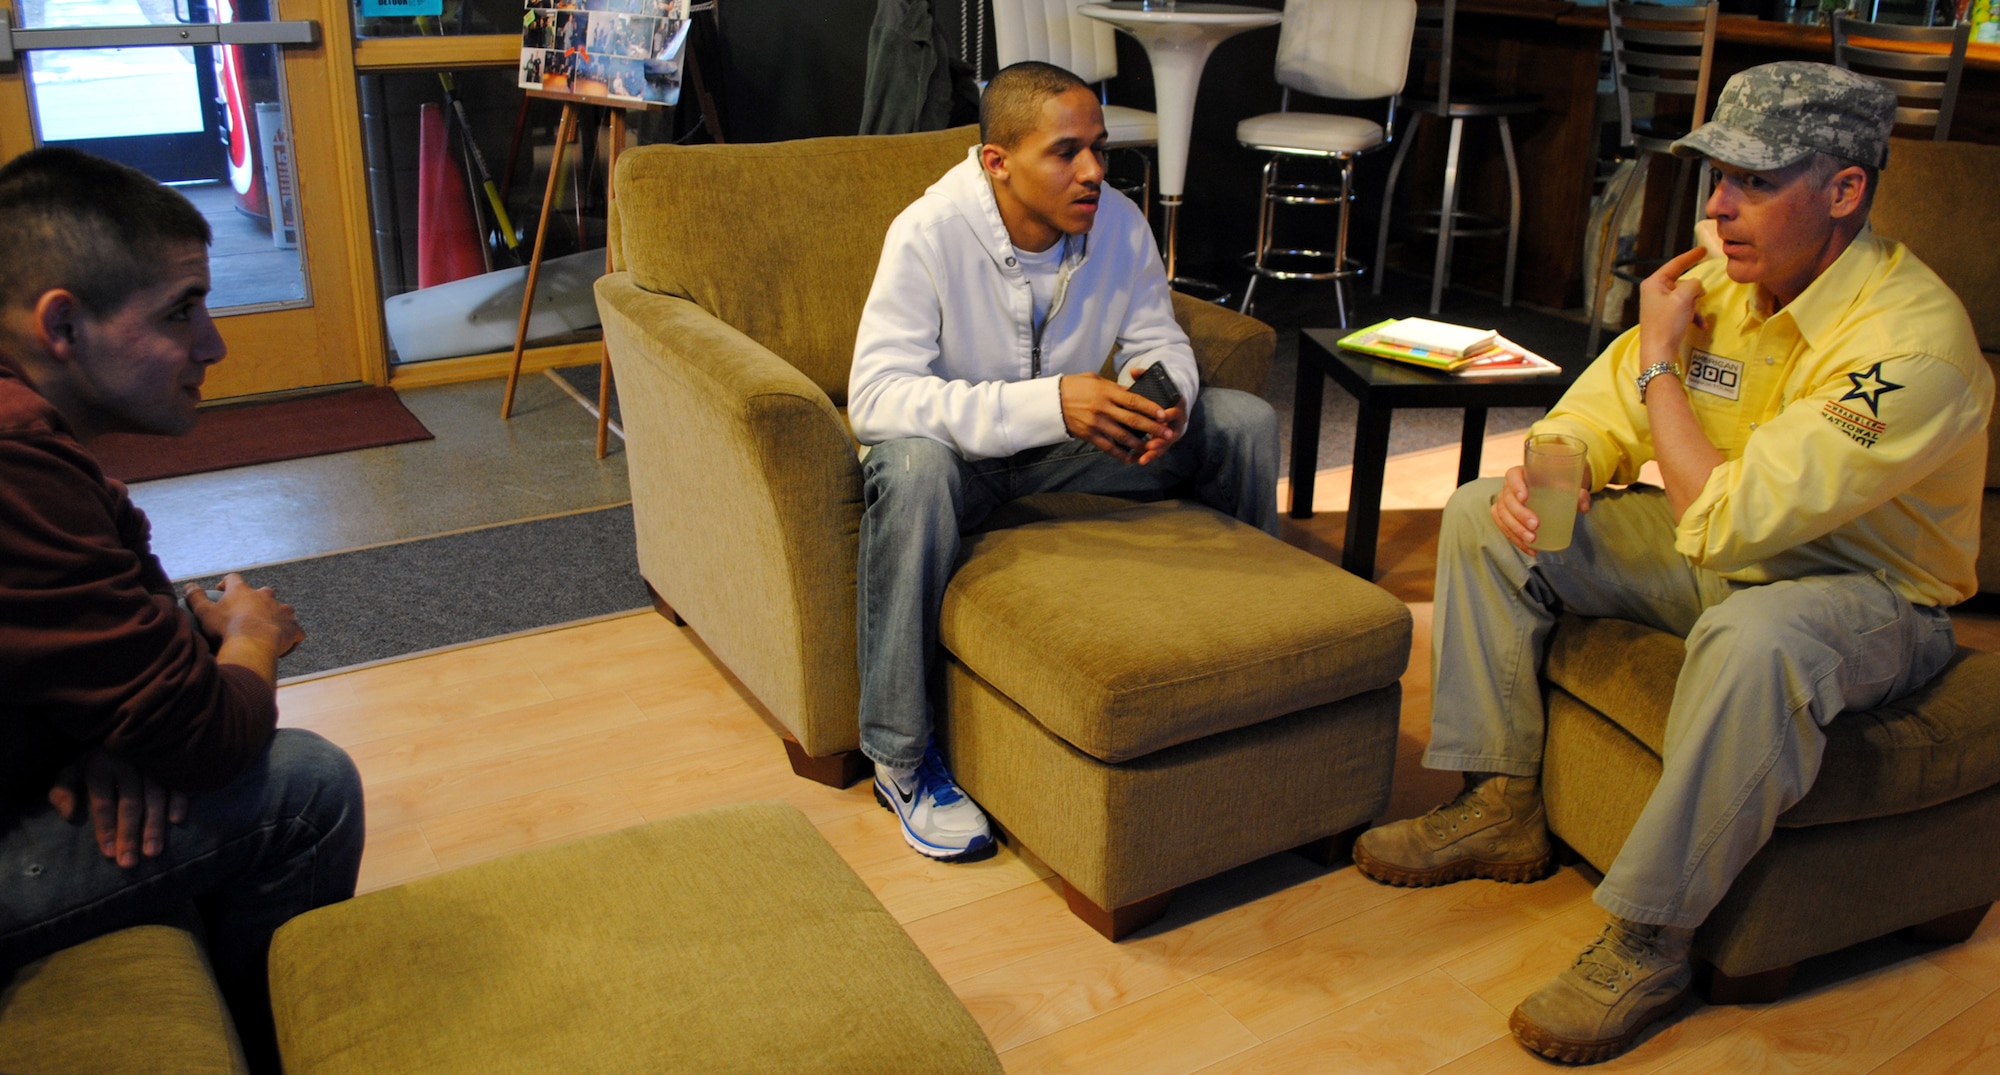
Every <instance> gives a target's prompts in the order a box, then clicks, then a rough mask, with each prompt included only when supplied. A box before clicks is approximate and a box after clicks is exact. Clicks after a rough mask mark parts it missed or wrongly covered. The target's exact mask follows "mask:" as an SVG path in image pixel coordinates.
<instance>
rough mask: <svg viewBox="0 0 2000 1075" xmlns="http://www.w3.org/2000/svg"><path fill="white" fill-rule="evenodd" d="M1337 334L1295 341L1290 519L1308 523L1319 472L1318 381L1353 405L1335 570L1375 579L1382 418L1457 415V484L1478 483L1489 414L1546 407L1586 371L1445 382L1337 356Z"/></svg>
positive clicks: (1570, 362) (1385, 432)
mask: <svg viewBox="0 0 2000 1075" xmlns="http://www.w3.org/2000/svg"><path fill="white" fill-rule="evenodd" d="M1345 335H1347V330H1345V329H1335V328H1309V329H1306V330H1305V331H1304V332H1301V333H1300V334H1299V381H1298V387H1297V389H1296V394H1295V395H1294V396H1293V398H1292V509H1291V513H1292V518H1294V519H1310V518H1312V514H1313V510H1312V498H1313V479H1314V471H1315V470H1317V468H1318V464H1319V422H1320V403H1321V400H1322V395H1323V393H1324V391H1325V385H1324V383H1323V381H1322V378H1323V377H1331V378H1333V380H1334V383H1335V384H1338V385H1339V386H1340V387H1342V388H1344V389H1346V390H1347V393H1348V394H1349V395H1351V396H1353V397H1354V399H1355V401H1356V402H1358V403H1360V405H1361V413H1360V415H1359V416H1358V418H1357V420H1356V422H1355V428H1354V484H1353V486H1352V489H1351V492H1350V493H1349V494H1348V498H1347V540H1346V542H1345V544H1344V546H1343V547H1342V549H1341V553H1340V566H1341V567H1343V568H1346V569H1347V570H1348V571H1349V572H1350V573H1352V574H1354V575H1358V576H1360V577H1361V578H1364V579H1369V580H1373V579H1374V577H1375V538H1376V535H1377V533H1378V532H1379V531H1380V530H1381V526H1382V472H1383V469H1384V468H1385V467H1387V466H1388V463H1389V417H1390V415H1391V414H1392V413H1394V412H1395V411H1396V409H1397V408H1399V407H1463V408H1465V432H1464V435H1463V438H1462V439H1461V440H1460V442H1459V450H1458V484H1460V485H1464V484H1465V483H1466V482H1469V481H1471V480H1472V479H1474V478H1476V477H1478V476H1479V450H1480V448H1481V446H1482V445H1483V444H1484V443H1485V440H1486V411H1487V409H1488V408H1490V407H1552V406H1554V405H1555V402H1556V401H1557V400H1558V399H1561V398H1562V394H1563V393H1564V392H1565V391H1567V390H1568V389H1569V386H1570V382H1572V381H1574V380H1576V378H1577V375H1578V374H1580V373H1582V372H1583V370H1584V367H1585V366H1588V365H1589V364H1590V363H1589V361H1588V360H1587V359H1585V358H1584V357H1583V356H1581V355H1577V356H1575V357H1571V358H1567V359H1555V358H1551V359H1550V361H1552V362H1560V364H1561V365H1562V367H1563V369H1562V372H1561V373H1545V374H1540V375H1537V376H1533V377H1453V376H1452V375H1450V374H1448V373H1439V372H1434V371H1432V370H1426V369H1420V368H1418V367H1416V366H1406V365H1404V364H1402V363H1400V362H1391V361H1389V360H1388V359H1382V358H1375V357H1373V356H1370V355H1364V354H1360V353H1358V352H1354V351H1343V350H1341V349H1340V346H1339V340H1340V338H1341V337H1342V336H1345Z"/></svg>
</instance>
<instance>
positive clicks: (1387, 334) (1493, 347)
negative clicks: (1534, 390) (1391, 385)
mask: <svg viewBox="0 0 2000 1075" xmlns="http://www.w3.org/2000/svg"><path fill="white" fill-rule="evenodd" d="M1340 346H1342V347H1344V348H1346V349H1347V350H1349V351H1359V352H1361V353H1362V354H1364V355H1373V356H1375V357H1376V358H1386V359H1389V360H1391V361H1394V362H1402V363H1405V364H1407V365H1411V366H1421V367H1423V368H1424V369H1428V370H1437V371H1438V372H1440V373H1449V374H1452V375H1453V376H1457V377H1522V376H1527V375H1530V374H1536V373H1558V372H1560V371H1561V367H1559V366H1557V365H1556V364H1555V363H1553V362H1550V361H1549V360H1548V359H1546V358H1543V357H1542V356H1540V355H1538V354H1536V353H1534V352H1533V351H1530V350H1528V349H1527V348H1525V347H1522V346H1521V345H1520V344H1518V343H1515V342H1514V341H1512V340H1510V339H1508V338H1507V337H1505V336H1502V335H1500V334H1499V333H1497V332H1494V331H1493V330H1492V329H1477V328H1467V327H1465V326H1464V325H1449V324H1446V323H1444V322H1442V321H1432V320H1429V319H1428V318H1422V317H1403V318H1395V317H1392V318H1390V319H1388V320H1387V321H1380V322H1377V323H1375V324H1373V325H1370V326H1368V327H1367V328H1364V329H1361V330H1360V331H1358V332H1352V333H1349V334H1348V335H1346V336H1344V337H1342V338H1341V341H1340Z"/></svg>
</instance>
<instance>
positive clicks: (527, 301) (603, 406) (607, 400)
mask: <svg viewBox="0 0 2000 1075" xmlns="http://www.w3.org/2000/svg"><path fill="white" fill-rule="evenodd" d="M717 2H718V0H707V2H705V3H698V4H694V5H691V6H690V7H689V8H688V14H689V15H693V14H695V13H697V12H701V11H708V12H711V13H715V12H716V7H717ZM718 23H719V19H718ZM717 29H718V31H719V29H720V26H719V25H718V27H717ZM682 56H683V57H684V59H683V64H684V66H685V68H686V72H687V78H688V82H689V84H690V85H692V86H693V87H694V91H695V97H696V99H697V100H698V101H699V103H700V106H701V114H702V122H703V123H704V124H706V125H707V126H708V130H709V135H710V137H712V138H713V139H714V140H715V141H716V142H717V143H720V142H721V141H722V140H723V139H722V127H721V124H720V123H719V122H718V120H717V117H716V111H715V100H714V98H713V97H712V96H711V95H710V94H709V92H708V86H707V84H706V83H705V82H704V81H703V79H702V76H701V67H700V65H699V64H698V63H697V62H696V60H695V53H694V46H693V42H692V41H689V42H688V43H687V45H686V46H684V48H683V51H682ZM522 92H523V93H525V94H526V95H527V96H528V97H539V98H542V99H545V100H551V101H559V102H561V103H562V117H561V118H560V119H559V120H558V121H557V122H556V140H555V151H554V153H553V155H552V156H551V158H550V160H549V182H548V187H547V188H546V189H545V190H544V191H543V192H542V212H541V216H540V217H539V218H538V219H537V220H536V222H535V246H534V252H533V254H531V255H530V256H529V258H528V281H527V288H526V291H525V292H524V293H523V294H522V296H521V319H520V321H519V323H518V324H517V326H516V327H515V329H514V359H513V364H512V365H511V366H510V367H509V369H508V372H507V390H506V393H505V394H504V395H503V396H502V397H501V400H500V417H501V419H502V420H503V421H504V420H508V419H511V418H512V417H513V416H514V393H515V389H516V388H517V386H518V385H519V384H520V380H521V356H522V354H523V353H524V352H525V351H526V350H527V343H528V322H529V320H530V319H531V318H532V317H533V315H534V311H535V285H536V283H537V282H538V281H539V278H540V276H541V271H542V251H543V248H544V245H545V244H546V242H547V240H548V235H549V215H550V213H551V212H552V211H553V210H554V207H555V202H556V191H557V189H558V188H559V187H560V186H561V177H562V165H563V155H564V154H565V153H566V152H567V151H568V149H569V143H570V142H571V141H572V140H573V139H575V138H576V137H577V133H578V130H579V129H580V124H581V122H582V119H583V115H584V110H585V109H602V110H603V111H604V112H606V113H608V114H609V119H610V125H611V145H610V147H609V149H608V150H607V158H608V159H607V160H606V163H605V169H604V203H605V212H606V213H607V214H609V212H610V207H611V202H612V200H613V199H614V198H616V197H617V185H616V180H617V175H618V153H619V151H620V150H622V149H624V148H625V110H626V109H628V108H661V107H668V106H666V105H664V104H663V103H661V102H654V101H634V100H629V99H626V98H605V97H597V96H585V95H582V94H576V93H568V92H562V91H556V90H541V89H524V90H523V91H522ZM604 271H605V272H610V271H611V247H610V245H609V244H608V243H607V244H606V245H605V248H604ZM571 394H572V395H574V393H571ZM610 424H611V346H610V344H609V343H608V342H607V343H606V344H605V345H604V346H603V347H602V348H601V349H600V350H599V352H598V362H597V458H599V459H602V458H604V456H605V453H606V451H607V450H608V447H609V435H610Z"/></svg>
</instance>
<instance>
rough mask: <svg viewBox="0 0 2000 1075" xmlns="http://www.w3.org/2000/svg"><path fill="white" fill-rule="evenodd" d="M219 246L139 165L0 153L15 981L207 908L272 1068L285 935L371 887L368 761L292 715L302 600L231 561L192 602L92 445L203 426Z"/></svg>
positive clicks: (4, 605)
mask: <svg viewBox="0 0 2000 1075" xmlns="http://www.w3.org/2000/svg"><path fill="white" fill-rule="evenodd" d="M208 241H209V230H208V223H207V221H205V220H203V219H202V217H201V214H200V213H198V212H196V211H195V209H194V207H193V206H192V205H189V204H188V202H187V200H186V199H185V198H182V197H181V196H180V195H179V194H177V193H175V192H173V191H172V190H169V189H167V188H166V187H163V186H161V185H159V184H158V183H155V182H154V181H153V180H151V179H149V178H147V177H146V176H144V175H142V174H140V173H138V172H136V171H133V170H131V169H129V168H126V167H124V166H122V165H117V164H112V163H110V162H108V161H104V160H100V159H98V158H95V157H91V156H88V155H85V154H82V153H78V152H75V151H73V150H65V149H39V150H35V151H33V152H30V153H27V154H24V155H22V156H20V157H17V158H15V159H14V160H13V161H11V162H9V163H8V164H7V165H6V166H5V167H0V877H4V878H5V881H4V882H0V975H11V974H13V973H14V971H15V970H16V969H17V968H19V967H20V966H21V965H23V964H25V963H28V962H30V961H32V960H35V959H38V958H40V957H42V956H45V955H48V954H50V953H52V952H54V951H57V950H58V949H61V948H64V947H67V946H70V945H73V944H77V943H80V942H82V941H85V940H88V939H90V938H91V937H95V936H98V935H100V934H103V933H108V932H111V931H113V930H117V929H121V928H123V927H126V926H131V925H136V924H140V923H145V922H153V921H160V920H163V919H169V920H171V919H175V918H177V917H178V916H185V915H186V913H187V911H188V909H189V908H190V907H191V908H192V909H193V910H194V911H195V912H196V913H198V914H199V915H200V918H201V920H202V925H203V926H204V930H203V932H204V933H205V934H206V939H207V942H208V949H209V955H210V959H211V962H212V964H213V966H214V968H215V973H216V978H217V981H218V983H219V984H220V985H221V987H222V990H223V995H224V997H225V998H226V999H227V1000H228V1002H229V1005H230V1009H231V1013H232V1014H233V1016H234V1017H235V1020H236V1023H237V1028H238V1031H239V1033H240V1036H241V1038H242V1040H243V1045H244V1049H245V1052H246V1054H247V1055H248V1057H249V1058H250V1060H251V1062H252V1064H253V1066H255V1067H258V1068H260V1069H275V1066H276V1050H275V1044H274V1042H273V1040H272V1031H271V1017H270V1007H269V997H268V993H267V986H266V983H265V954H266V951H267V949H268V947H269V945H270V939H271V933H272V931H274V930H276V929H277V928H278V927H279V926H280V925H282V924H283V923H284V922H285V921H286V920H287V919H290V918H291V917H292V916H294V915H297V914H299V913H301V912H303V911H308V910H311V909H312V908H314V907H318V906H321V905H323V904H327V903H332V902H335V901H338V900H342V899H345V898H347V897H348V896H351V895H353V893H354V880H355V873H356V871H357V869H358V868H359V866H360V861H361V844H362V836H363V828H362V807H361V783H360V779H359V776H358V775H357V774H356V772H355V770H354V766H353V763H352V762H350V761H349V760H348V758H347V755H346V754H345V753H343V752H342V751H341V750H340V749H339V748H338V747H335V746H333V745H332V744H330V743H328V742H326V741H325V740H324V739H321V738H319V737H318V736H316V735H313V734H312V733H310V732H304V731H299V730H296V729H286V730H284V731H276V730H275V729H276V725H277V719H278V709H277V695H276V681H277V662H278V658H279V657H280V656H282V655H283V654H284V653H285V652H286V651H288V650H290V649H291V648H292V647H293V646H295V645H297V644H298V643H299V641H300V640H301V639H303V638H304V637H305V635H304V632H303V631H301V630H300V628H299V624H298V621H297V620H296V619H295V618H294V617H293V615H292V609H291V607H290V606H288V605H285V604H282V603H280V602H279V601H278V600H277V598H276V597H275V596H273V595H272V593H271V591H270V590H259V589H253V588H252V587H251V586H250V585H249V584H248V583H246V582H244V581H243V579H242V578H240V577H238V576H236V575H231V576H229V577H228V578H227V579H226V580H225V581H224V583H223V587H222V593H221V596H220V598H219V599H217V600H210V599H209V598H207V597H206V596H204V594H203V592H202V591H201V590H199V589H196V588H193V587H190V588H189V589H188V591H187V593H186V594H185V595H184V598H183V600H184V601H185V606H184V607H183V605H182V604H181V603H180V601H177V599H176V596H177V595H176V594H175V593H174V592H173V587H172V586H171V585H170V584H169V583H168V581H167V576H166V572H165V571H164V570H163V569H162V568H161V566H160V562H159V560H157V559H156V558H155V557H154V556H153V554H152V551H151V549H150V547H149V536H148V535H149V529H148V526H147V522H146V517H145V515H144V514H143V513H141V512H140V511H139V509H138V508H136V507H134V506H133V504H132V502H131V500H130V499H129V498H128V497H127V496H126V493H125V487H124V486H123V485H121V484H120V483H118V482H116V481H113V480H112V479H110V478H107V477H105V476H104V473H103V471H102V470H100V469H99V468H98V465H97V461H96V460H95V459H93V458H92V457H91V455H90V452H89V450H88V449H87V448H86V447H85V446H86V445H87V444H88V443H89V442H90V440H91V439H92V438H94V437H96V436H98V435H100V434H103V433H112V432H143V433H168V434H174V433H185V432H187V431H188V430H189V429H190V428H192V427H193V425H194V419H195V405H196V404H197V403H199V402H200V400H201V383H202V379H203V377H204V375H205V373H206V371H207V369H208V367H209V366H211V365H214V364H215V363H216V362H218V361H220V360H221V359H222V356H223V350H224V349H223V343H222V338H221V336H220V335H218V334H217V332H216V329H215V323H214V322H213V321H212V320H210V318H209V315H208V309H207V307H206V305H205V299H206V295H207V293H208V286H209V279H208ZM217 525H227V520H222V519H218V520H217ZM0 980H4V979H0ZM78 1003H79V1004H88V1003H90V998H88V997H79V998H78ZM105 1017H106V1018H118V1014H117V1013H115V1012H107V1013H105Z"/></svg>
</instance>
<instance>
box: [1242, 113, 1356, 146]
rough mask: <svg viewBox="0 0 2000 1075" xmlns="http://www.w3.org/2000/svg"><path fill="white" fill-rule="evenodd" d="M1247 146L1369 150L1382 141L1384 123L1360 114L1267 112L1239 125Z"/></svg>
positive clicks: (1243, 140)
mask: <svg viewBox="0 0 2000 1075" xmlns="http://www.w3.org/2000/svg"><path fill="white" fill-rule="evenodd" d="M1236 140H1237V141H1238V142H1241V143H1243V144H1244V145H1246V146H1251V147H1253V148H1256V149H1262V150H1268V151H1270V152H1273V153H1283V152H1285V151H1286V150H1292V151H1295V152H1307V153H1338V154H1343V155H1349V154H1355V153H1366V152H1367V151H1369V150H1371V149H1374V148H1375V147H1377V146H1379V145H1381V144H1382V125H1381V124H1379V123H1376V122H1375V121H1374V120H1368V119H1362V118H1361V117H1359V116H1332V115H1327V114H1326V113H1323V112H1267V113H1265V114H1263V115H1261V116H1251V117H1250V118H1249V119H1246V120H1244V121H1243V122H1241V123H1238V124H1237V125H1236Z"/></svg>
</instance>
